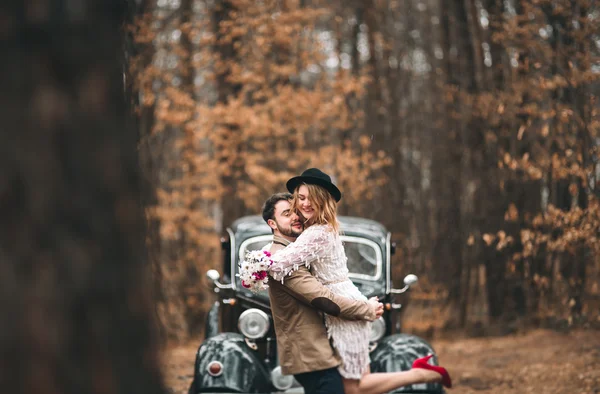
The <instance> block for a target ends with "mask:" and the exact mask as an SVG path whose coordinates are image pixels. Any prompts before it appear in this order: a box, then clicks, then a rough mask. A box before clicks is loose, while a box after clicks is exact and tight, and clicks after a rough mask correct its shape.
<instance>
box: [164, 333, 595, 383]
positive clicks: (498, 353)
mask: <svg viewBox="0 0 600 394" xmlns="http://www.w3.org/2000/svg"><path fill="white" fill-rule="evenodd" d="M432 344H433V346H434V348H435V349H436V351H437V353H438V356H439V359H440V362H441V363H442V364H443V365H445V366H447V367H448V369H449V371H450V374H451V375H452V378H453V380H454V386H455V388H454V389H452V390H449V391H448V394H452V393H456V394H527V393H536V394H598V393H600V332H598V331H576V332H572V333H569V334H560V333H556V332H553V331H544V330H538V331H533V332H530V333H528V334H525V335H518V336H509V337H500V338H479V339H461V340H457V341H450V340H439V341H432ZM196 345H197V344H195V343H190V344H187V345H184V346H178V347H173V348H171V349H169V350H167V352H166V353H165V363H164V372H165V381H166V384H167V387H168V388H169V390H170V392H171V393H177V394H184V393H187V389H188V387H189V384H190V381H191V379H192V370H193V367H194V357H195V352H196Z"/></svg>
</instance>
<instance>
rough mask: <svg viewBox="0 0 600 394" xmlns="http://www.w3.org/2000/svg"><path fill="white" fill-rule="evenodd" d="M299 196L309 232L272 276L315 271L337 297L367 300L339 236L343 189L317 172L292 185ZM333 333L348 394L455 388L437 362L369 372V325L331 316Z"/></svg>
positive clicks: (284, 253) (278, 257)
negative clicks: (438, 385) (421, 386)
mask: <svg viewBox="0 0 600 394" xmlns="http://www.w3.org/2000/svg"><path fill="white" fill-rule="evenodd" d="M286 186H287V188H288V190H289V191H290V192H291V193H293V194H294V199H293V203H292V207H293V209H294V210H296V211H297V212H298V213H299V215H300V216H301V217H302V218H303V219H304V224H305V230H304V232H303V233H302V235H300V236H299V237H298V239H297V240H296V241H295V242H294V243H293V244H291V245H289V246H287V247H286V248H285V249H283V250H281V251H279V252H277V253H276V254H275V255H274V256H272V260H273V265H272V266H271V268H270V271H271V275H272V276H273V277H274V278H275V279H278V280H282V281H283V280H285V276H286V275H289V274H291V273H292V271H294V270H296V269H298V267H299V266H301V265H306V266H309V267H310V268H311V271H312V272H313V274H314V275H315V277H316V278H317V279H319V281H321V282H322V283H323V284H324V285H325V286H327V287H328V288H329V289H330V290H331V291H332V292H334V293H336V294H339V295H342V296H345V297H349V298H353V299H359V300H366V297H365V296H363V295H362V294H361V292H360V291H359V290H358V288H357V287H356V286H355V285H354V284H353V283H352V281H351V280H350V279H349V278H348V267H347V265H346V262H347V258H346V253H345V252H344V247H343V245H342V241H341V239H340V237H339V234H338V233H339V223H338V221H337V213H336V210H337V202H339V201H340V199H341V198H342V193H341V192H340V190H339V189H338V188H337V187H336V186H335V185H334V184H333V183H331V178H330V177H329V176H328V175H327V174H325V173H323V172H322V171H320V170H318V169H316V168H311V169H308V170H306V171H304V172H303V173H302V175H300V176H298V177H294V178H292V179H290V180H289V181H288V182H287V185H286ZM325 323H326V326H327V333H328V335H329V336H330V338H331V339H332V343H333V346H334V348H335V349H336V350H337V352H338V354H339V355H340V357H341V359H342V365H341V366H340V367H339V371H340V374H341V375H342V377H343V378H344V391H345V392H346V394H354V393H386V392H388V391H391V390H394V389H396V388H398V387H402V386H406V385H410V384H415V383H426V382H442V383H443V384H444V386H446V387H451V385H452V383H451V381H450V376H449V375H448V372H447V371H446V370H445V369H444V368H442V367H436V366H432V365H429V364H427V360H428V359H429V358H430V357H431V356H428V357H425V358H421V359H417V360H415V362H414V363H413V368H412V369H411V370H409V371H402V372H390V373H373V374H371V373H370V371H369V364H370V360H369V335H370V331H371V329H370V326H369V323H368V322H366V321H349V320H343V319H340V318H336V317H333V316H329V315H326V320H325Z"/></svg>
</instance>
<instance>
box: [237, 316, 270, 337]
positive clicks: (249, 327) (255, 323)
mask: <svg viewBox="0 0 600 394" xmlns="http://www.w3.org/2000/svg"><path fill="white" fill-rule="evenodd" d="M269 326H270V323H269V316H267V314H266V313H265V312H263V311H261V310H260V309H248V310H246V311H244V312H243V313H242V314H241V315H240V318H239V319H238V328H239V329H240V332H241V333H242V334H243V335H244V336H245V337H246V338H249V339H258V338H262V337H264V336H265V335H266V334H267V332H268V331H269Z"/></svg>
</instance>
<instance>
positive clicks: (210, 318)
mask: <svg viewBox="0 0 600 394" xmlns="http://www.w3.org/2000/svg"><path fill="white" fill-rule="evenodd" d="M220 305H221V303H220V302H219V301H215V303H214V304H213V306H212V307H211V308H210V310H209V311H208V314H207V315H206V323H205V326H204V338H205V339H207V338H210V337H214V336H215V335H217V334H218V333H219V307H220Z"/></svg>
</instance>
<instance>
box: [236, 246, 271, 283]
mask: <svg viewBox="0 0 600 394" xmlns="http://www.w3.org/2000/svg"><path fill="white" fill-rule="evenodd" d="M270 257H271V253H270V252H269V251H267V250H251V251H249V252H247V253H246V256H245V257H244V260H243V261H242V262H241V263H240V273H239V274H237V275H236V276H238V277H239V278H240V279H241V281H242V286H244V287H245V288H246V289H250V290H251V291H252V292H254V293H258V292H259V291H261V290H266V289H268V288H269V286H268V285H267V283H268V282H269V267H270V266H271V264H273V261H272V260H271V259H270Z"/></svg>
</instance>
